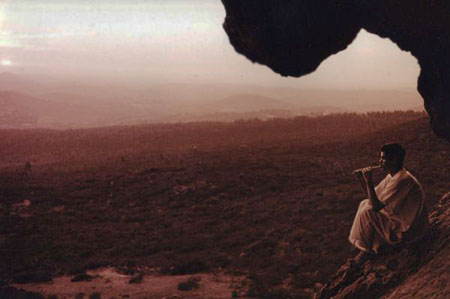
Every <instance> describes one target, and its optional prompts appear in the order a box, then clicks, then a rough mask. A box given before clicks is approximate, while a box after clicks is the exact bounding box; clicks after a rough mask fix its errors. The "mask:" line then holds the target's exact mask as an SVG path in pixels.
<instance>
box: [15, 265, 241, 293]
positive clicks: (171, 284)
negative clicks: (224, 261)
mask: <svg viewBox="0 0 450 299" xmlns="http://www.w3.org/2000/svg"><path fill="white" fill-rule="evenodd" d="M86 273H87V274H89V275H91V276H93V279H92V280H91V281H80V282H72V281H71V279H72V278H73V276H62V277H57V278H54V279H53V280H52V281H51V282H49V283H28V284H13V285H12V286H14V287H16V288H19V289H23V290H27V291H32V292H38V293H41V294H42V295H44V296H49V295H56V296H58V298H59V299H61V298H88V297H89V296H90V295H92V294H94V293H98V294H100V296H101V298H166V299H169V298H173V299H175V298H211V299H213V298H231V297H232V292H233V291H236V292H237V293H240V292H239V290H237V288H238V287H239V286H240V285H241V281H242V279H243V278H242V277H235V276H228V275H225V274H223V273H218V274H206V273H203V274H195V275H174V276H156V275H145V276H143V278H142V281H141V282H139V283H131V284H130V283H129V281H130V278H131V276H128V275H124V274H120V273H118V272H117V271H116V269H114V268H101V269H97V270H93V271H87V272H86ZM191 277H195V278H196V280H197V281H198V284H199V286H198V288H197V289H193V290H190V291H180V290H178V285H179V283H181V282H186V281H187V280H188V279H189V278H191Z"/></svg>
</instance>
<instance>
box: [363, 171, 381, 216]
mask: <svg viewBox="0 0 450 299" xmlns="http://www.w3.org/2000/svg"><path fill="white" fill-rule="evenodd" d="M362 177H363V179H364V182H365V185H366V191H367V196H368V197H369V200H370V202H371V203H372V209H373V210H374V211H376V212H378V211H379V210H381V209H382V208H384V204H383V203H382V202H381V201H380V200H379V199H378V196H377V193H376V192H375V186H374V185H373V180H372V168H370V167H368V168H366V169H364V170H363V171H362Z"/></svg>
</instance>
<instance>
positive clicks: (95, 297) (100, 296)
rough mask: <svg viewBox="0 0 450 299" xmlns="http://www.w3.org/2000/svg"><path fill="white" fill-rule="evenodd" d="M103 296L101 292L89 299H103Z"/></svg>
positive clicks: (91, 295)
mask: <svg viewBox="0 0 450 299" xmlns="http://www.w3.org/2000/svg"><path fill="white" fill-rule="evenodd" d="M101 298H102V295H101V294H100V293H99V292H95V293H92V294H90V295H89V299H101Z"/></svg>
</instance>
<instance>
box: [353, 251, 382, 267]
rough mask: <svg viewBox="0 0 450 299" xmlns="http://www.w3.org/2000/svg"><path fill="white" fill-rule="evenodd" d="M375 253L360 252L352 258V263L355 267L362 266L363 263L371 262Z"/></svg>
mask: <svg viewBox="0 0 450 299" xmlns="http://www.w3.org/2000/svg"><path fill="white" fill-rule="evenodd" d="M375 255H376V254H375V252H373V251H372V250H367V251H365V250H361V251H360V252H359V253H358V255H357V256H355V257H354V258H353V261H354V262H355V263H356V264H357V265H362V264H364V263H365V262H367V261H368V260H371V259H373V258H374V257H375Z"/></svg>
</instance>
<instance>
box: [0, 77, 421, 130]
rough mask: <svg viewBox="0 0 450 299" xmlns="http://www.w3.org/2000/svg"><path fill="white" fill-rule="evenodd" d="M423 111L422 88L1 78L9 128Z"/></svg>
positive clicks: (1, 104)
mask: <svg viewBox="0 0 450 299" xmlns="http://www.w3.org/2000/svg"><path fill="white" fill-rule="evenodd" d="M44 78H45V79H44ZM5 101H6V102H7V103H5ZM422 106H423V104H422V99H421V98H420V96H419V94H417V92H416V91H415V90H320V89H317V90H314V89H312V90H304V89H295V88H275V87H270V86H245V85H231V84H230V85H226V84H209V85H208V84H203V85H202V84H181V83H171V84H156V83H153V84H151V83H149V84H142V83H141V84H138V83H134V84H132V83H118V82H108V81H103V80H100V79H99V80H98V81H95V82H82V81H77V80H68V79H65V80H63V79H62V78H53V79H51V78H46V77H45V76H36V75H35V76H31V75H30V76H25V75H18V74H13V73H7V72H6V73H0V111H2V112H0V126H1V127H2V128H56V129H68V128H93V127H99V126H112V125H133V124H148V123H153V124H155V123H177V122H183V123H186V122H194V121H222V122H223V121H227V122H232V121H236V120H239V119H253V118H259V119H262V120H266V119H271V118H292V117H295V116H298V115H326V114H330V113H343V112H358V113H361V112H368V111H383V110H386V111H393V110H403V111H406V110H411V109H414V110H417V111H422V110H423V107H422Z"/></svg>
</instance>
